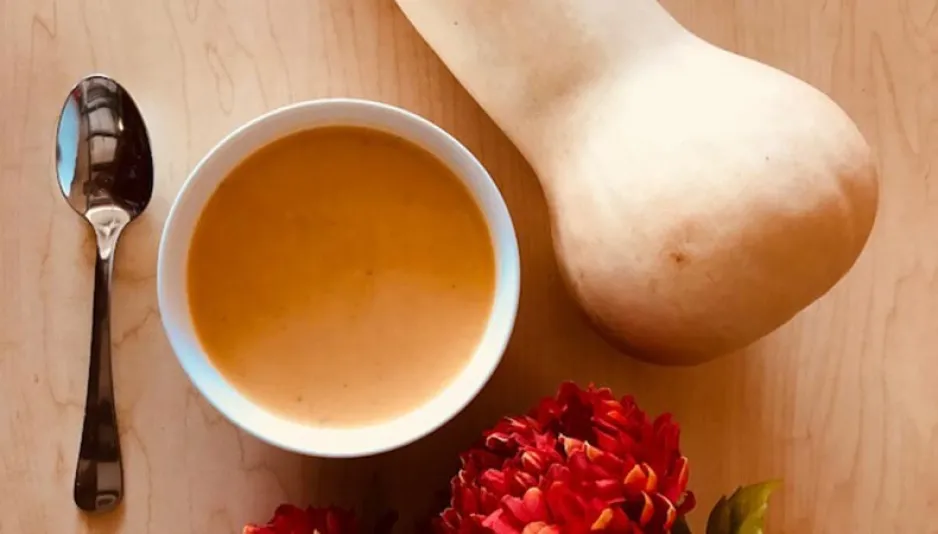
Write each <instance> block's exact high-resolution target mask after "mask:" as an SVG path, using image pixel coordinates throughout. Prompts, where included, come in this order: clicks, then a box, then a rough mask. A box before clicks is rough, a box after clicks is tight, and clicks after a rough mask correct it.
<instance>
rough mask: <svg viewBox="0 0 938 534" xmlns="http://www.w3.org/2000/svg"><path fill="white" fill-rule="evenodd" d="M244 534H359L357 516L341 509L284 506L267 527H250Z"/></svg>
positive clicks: (280, 507) (281, 506)
mask: <svg viewBox="0 0 938 534" xmlns="http://www.w3.org/2000/svg"><path fill="white" fill-rule="evenodd" d="M241 532H242V534H357V533H358V523H357V522H356V520H355V514H354V513H352V512H350V511H348V510H343V509H341V508H335V507H329V508H313V507H309V508H307V509H306V510H303V509H301V508H297V507H296V506H291V505H289V504H282V505H280V506H279V507H277V510H276V511H275V512H274V517H273V518H272V519H271V520H270V522H269V523H267V525H266V526H257V525H248V526H246V527H244V530H242V531H241Z"/></svg>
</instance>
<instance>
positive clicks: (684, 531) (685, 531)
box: [671, 516, 691, 534]
mask: <svg viewBox="0 0 938 534" xmlns="http://www.w3.org/2000/svg"><path fill="white" fill-rule="evenodd" d="M671 534H691V533H690V527H689V526H687V520H686V519H684V517H683V516H682V517H679V518H677V521H675V522H674V526H672V527H671Z"/></svg>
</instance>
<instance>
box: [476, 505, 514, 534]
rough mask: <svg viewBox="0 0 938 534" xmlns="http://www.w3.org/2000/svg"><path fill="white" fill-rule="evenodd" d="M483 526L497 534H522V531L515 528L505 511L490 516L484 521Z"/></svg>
mask: <svg viewBox="0 0 938 534" xmlns="http://www.w3.org/2000/svg"><path fill="white" fill-rule="evenodd" d="M482 526H483V527H485V528H487V529H490V530H491V531H492V532H494V533H495V534H520V533H521V530H519V529H518V528H517V527H515V526H514V525H513V524H512V523H511V522H510V519H509V518H508V517H507V516H506V515H505V513H504V511H503V510H498V511H497V512H495V513H493V514H491V515H489V516H488V517H486V518H485V520H483V521H482Z"/></svg>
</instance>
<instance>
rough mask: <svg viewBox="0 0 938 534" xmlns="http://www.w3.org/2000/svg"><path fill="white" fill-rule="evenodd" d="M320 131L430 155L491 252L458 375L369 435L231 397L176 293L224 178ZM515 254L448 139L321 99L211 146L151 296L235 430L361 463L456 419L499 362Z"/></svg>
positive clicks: (351, 103) (489, 197)
mask: <svg viewBox="0 0 938 534" xmlns="http://www.w3.org/2000/svg"><path fill="white" fill-rule="evenodd" d="M330 125H348V126H363V127H369V128H374V129H378V130H383V131H386V132H390V133H393V134H395V135H398V136H400V137H403V138H405V139H408V140H410V141H411V142H414V143H416V144H417V145H419V146H421V147H423V148H424V149H425V150H427V151H429V152H431V153H432V154H434V155H436V156H437V158H439V159H440V160H441V161H442V162H444V163H445V164H446V165H447V166H449V168H450V169H451V170H452V171H453V172H454V173H455V174H456V176H458V177H459V178H460V179H461V180H462V181H463V183H465V184H466V186H467V187H468V188H469V190H470V191H471V192H472V195H473V196H474V198H475V200H476V202H477V203H478V205H479V207H480V208H481V210H482V212H483V214H484V216H485V220H486V222H487V224H488V228H489V232H490V234H491V236H492V240H493V247H494V249H495V261H496V282H495V298H494V302H493V306H492V312H491V315H490V317H489V320H488V326H487V327H486V330H485V333H484V335H483V338H482V340H481V342H480V344H479V346H478V347H477V350H476V352H475V354H474V355H473V356H472V358H471V359H470V360H469V362H468V363H467V365H466V367H465V368H464V369H463V370H462V372H461V373H459V374H458V375H457V376H456V377H455V378H454V379H453V380H452V382H451V383H450V384H449V385H448V386H447V387H446V388H445V389H444V390H443V391H442V392H441V393H440V394H439V395H437V396H436V397H434V398H433V399H431V400H429V401H427V402H426V403H425V404H423V405H422V406H420V407H418V408H416V409H415V410H413V411H411V412H409V413H407V414H404V415H402V416H400V417H398V418H396V419H393V420H389V421H386V422H381V423H379V424H375V425H372V426H362V427H354V428H326V427H316V426H310V425H308V424H302V423H298V422H295V421H292V420H289V419H285V418H283V417H280V416H278V415H276V414H275V413H272V412H270V411H268V410H266V409H265V408H264V407H262V406H259V405H258V404H255V403H254V402H252V401H251V400H249V399H248V398H246V397H245V396H243V395H242V394H241V393H240V392H238V391H237V390H236V389H235V388H234V387H233V386H232V385H231V384H230V383H228V381H227V380H225V378H224V377H223V376H222V375H221V374H220V373H219V372H218V370H217V369H215V367H214V366H213V365H212V363H211V361H210V360H209V358H208V356H207V355H206V354H205V351H204V350H203V347H202V345H201V344H200V342H199V339H198V337H197V336H196V333H195V329H194V327H193V324H192V319H191V315H190V311H189V300H188V296H187V293H186V287H187V280H186V277H187V269H186V264H187V262H188V254H189V243H190V241H191V240H192V234H193V231H194V229H195V226H196V223H197V221H198V219H199V216H200V214H201V212H202V210H203V208H204V207H205V205H206V203H207V202H208V200H209V198H210V197H211V196H212V194H213V193H214V192H215V189H216V187H217V186H218V185H219V183H221V181H222V180H223V179H224V178H225V176H226V175H227V174H228V173H229V172H230V171H231V170H232V169H233V168H234V167H235V166H236V165H237V164H238V163H240V162H241V161H242V159H243V158H245V157H246V156H248V155H249V154H251V153H252V152H253V151H255V150H256V149H258V148H260V147H262V146H264V145H266V144H268V143H270V142H272V141H274V140H276V139H279V138H281V137H284V136H286V135H288V134H290V133H293V132H296V131H300V130H305V129H310V128H315V127H320V126H330ZM520 276H521V275H520V268H519V259H518V244H517V241H516V238H515V231H514V227H513V225H512V222H511V217H510V216H509V214H508V209H507V208H506V207H505V203H504V201H503V200H502V197H501V195H500V193H499V191H498V189H497V188H496V186H495V183H494V182H493V181H492V179H491V177H490V176H489V174H488V173H487V172H486V170H485V169H484V168H483V167H482V165H481V164H480V163H479V162H478V161H477V160H476V158H475V157H473V155H472V154H471V153H470V152H469V151H468V150H466V148H465V147H464V146H462V145H461V144H460V143H459V142H458V141H457V140H456V139H454V138H453V137H452V136H450V135H449V134H447V133H446V132H445V131H443V130H442V129H440V128H439V127H437V126H435V125H434V124H432V123H430V122H429V121H427V120H425V119H423V118H421V117H419V116H417V115H415V114H413V113H410V112H408V111H405V110H402V109H399V108H396V107H393V106H390V105H386V104H381V103H377V102H370V101H364V100H351V99H329V100H316V101H310V102H302V103H298V104H294V105H290V106H286V107H283V108H280V109H277V110H274V111H272V112H270V113H267V114H265V115H263V116H261V117H259V118H257V119H255V120H253V121H251V122H249V123H247V124H245V125H244V126H241V127H240V128H238V129H237V130H235V131H234V132H233V133H231V134H230V135H228V136H227V137H226V138H224V139H223V140H222V141H221V142H219V143H218V144H217V145H215V147H214V148H212V150H211V151H210V152H209V153H208V155H206V156H205V158H203V159H202V161H200V162H199V164H198V165H196V167H195V169H194V170H193V171H192V173H191V174H190V175H189V177H188V179H187V180H186V182H185V184H184V185H183V187H182V190H181V191H180V192H179V195H178V196H177V197H176V200H175V202H173V206H172V209H171V210H170V212H169V217H168V219H167V220H166V226H165V228H164V229H163V236H162V239H161V241H160V250H159V260H158V266H157V292H158V296H159V307H160V315H161V317H162V320H163V327H164V329H165V330H166V335H167V337H168V338H169V342H170V345H172V348H173V351H175V353H176V357H177V358H178V359H179V363H180V364H181V365H182V368H183V369H184V370H185V372H186V374H187V375H189V379H190V380H191V381H192V383H193V384H195V387H196V388H197V389H198V390H199V391H200V392H201V393H202V395H204V396H205V398H206V399H207V400H208V401H209V403H211V404H212V405H213V406H214V407H215V408H216V409H217V410H218V411H219V412H221V413H222V414H223V415H224V416H225V417H227V418H228V419H229V420H230V421H232V422H233V423H234V424H236V425H237V426H239V427H241V428H242V429H244V430H245V431H247V432H248V433H250V434H253V435H254V436H256V437H258V438H259V439H261V440H263V441H266V442H268V443H270V444H272V445H275V446H277V447H280V448H283V449H286V450H290V451H294V452H298V453H302V454H308V455H313V456H324V457H357V456H368V455H371V454H377V453H380V452H384V451H388V450H391V449H395V448H398V447H402V446H404V445H407V444H408V443H411V442H413V441H415V440H417V439H420V438H421V437H423V436H425V435H426V434H429V433H430V432H432V431H434V430H435V429H437V428H438V427H440V426H442V425H443V424H444V423H446V422H447V421H449V420H450V419H451V418H452V417H453V416H455V415H456V414H457V413H459V412H460V411H461V410H462V409H463V408H464V407H465V406H466V405H467V404H468V403H469V401H471V400H472V399H473V398H474V397H475V396H476V395H477V394H478V392H479V390H481V389H482V387H483V386H484V385H485V383H486V382H487V381H488V379H489V377H490V376H491V374H492V372H493V371H494V370H495V368H496V367H497V366H498V364H499V362H500V361H501V358H502V354H503V352H504V350H505V346H506V345H507V343H508V339H509V337H510V336H511V331H512V328H513V327H514V321H515V314H516V312H517V308H518V296H519V288H520Z"/></svg>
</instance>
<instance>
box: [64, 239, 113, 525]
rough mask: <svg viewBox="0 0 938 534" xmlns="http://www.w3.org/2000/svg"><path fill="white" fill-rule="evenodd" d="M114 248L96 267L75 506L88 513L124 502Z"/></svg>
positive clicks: (103, 252) (106, 249) (101, 252)
mask: <svg viewBox="0 0 938 534" xmlns="http://www.w3.org/2000/svg"><path fill="white" fill-rule="evenodd" d="M113 269H114V254H113V247H101V246H99V247H98V258H97V261H95V266H94V312H93V318H92V320H93V324H92V327H91V361H90V367H89V370H88V396H87V398H86V400H85V421H84V425H83V426H82V430H81V448H80V449H79V452H78V468H77V469H76V472H75V494H74V497H75V504H76V505H78V507H79V508H81V509H82V510H84V511H86V512H107V511H110V510H113V509H114V508H116V507H117V505H118V504H120V501H121V498H122V497H123V493H124V490H123V486H124V482H123V479H124V474H123V466H122V462H121V451H120V439H119V435H118V432H117V414H116V412H115V408H114V381H113V377H112V375H111V299H110V295H111V272H112V271H113Z"/></svg>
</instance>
